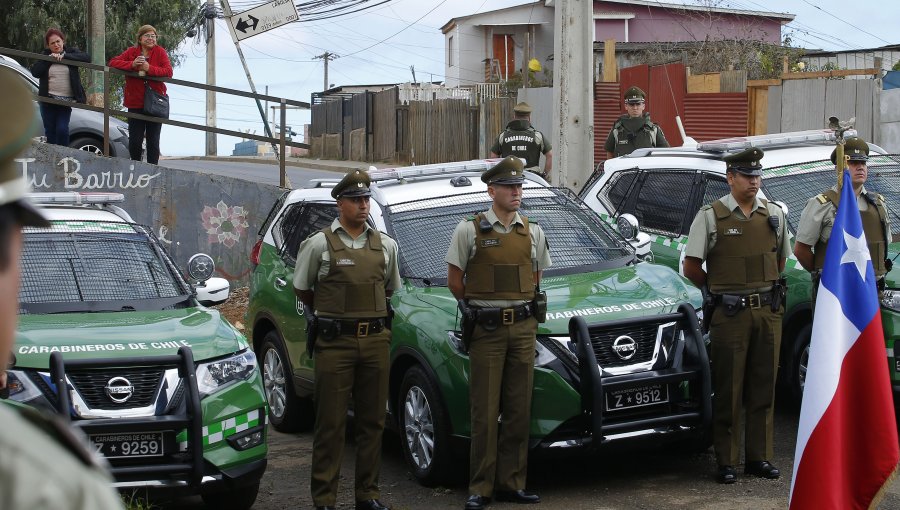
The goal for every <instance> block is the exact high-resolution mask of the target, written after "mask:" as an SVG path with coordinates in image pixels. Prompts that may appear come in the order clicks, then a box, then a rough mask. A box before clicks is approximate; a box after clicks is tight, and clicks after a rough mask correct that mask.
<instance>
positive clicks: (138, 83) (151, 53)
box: [109, 25, 172, 165]
mask: <svg viewBox="0 0 900 510" xmlns="http://www.w3.org/2000/svg"><path fill="white" fill-rule="evenodd" d="M109 66H110V67H115V68H116V69H122V70H124V71H137V72H138V74H139V75H140V76H165V77H169V78H171V77H172V63H171V62H170V61H169V55H168V54H167V53H166V50H165V48H163V47H162V46H159V45H157V44H156V29H155V28H153V26H151V25H144V26H142V27H141V28H140V30H138V33H137V45H135V46H131V47H129V48H128V49H126V50H125V51H123V52H122V54H121V55H119V56H117V57H113V58H112V60H110V61H109ZM145 83H146V84H147V85H149V86H150V88H152V89H153V90H155V91H157V92H159V93H161V94H165V93H166V84H165V83H163V82H161V81H153V80H142V79H141V78H139V77H133V76H126V77H125V101H124V103H125V107H126V108H128V111H129V112H132V113H141V114H142V113H144V86H145V85H144V84H145ZM161 129H162V124H160V123H158V122H148V121H143V120H138V119H131V118H129V119H128V152H129V153H131V159H133V160H135V161H140V160H141V145H142V143H143V141H144V136H145V134H146V137H147V162H148V163H153V164H154V165H155V164H158V163H159V132H160V130H161Z"/></svg>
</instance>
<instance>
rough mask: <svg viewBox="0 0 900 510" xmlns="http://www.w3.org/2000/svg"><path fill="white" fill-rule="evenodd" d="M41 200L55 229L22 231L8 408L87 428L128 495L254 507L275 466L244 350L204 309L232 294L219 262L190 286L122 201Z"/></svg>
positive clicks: (195, 261) (193, 270) (204, 259)
mask: <svg viewBox="0 0 900 510" xmlns="http://www.w3.org/2000/svg"><path fill="white" fill-rule="evenodd" d="M32 199H33V200H34V201H36V202H38V204H39V205H40V207H41V208H42V210H43V212H44V214H45V215H46V216H47V217H48V219H50V222H51V227H50V228H27V229H25V230H24V248H23V255H22V264H21V267H22V286H21V292H20V296H19V300H20V305H19V308H20V312H19V321H18V329H17V332H16V343H15V348H14V351H13V354H14V358H15V359H14V362H13V365H12V366H11V367H9V370H8V372H7V373H8V391H9V397H8V398H9V399H10V400H12V401H13V402H18V403H22V404H27V405H31V406H35V407H38V408H44V409H46V410H48V411H51V412H53V411H55V412H58V413H60V414H61V415H62V416H64V417H66V418H67V419H69V420H71V422H72V424H73V425H75V426H78V427H80V428H81V429H82V430H83V431H84V432H85V433H86V434H87V435H88V437H89V439H90V441H91V442H92V443H93V446H94V447H95V448H96V451H97V452H98V453H99V454H100V455H102V456H104V457H105V458H106V459H107V460H108V461H109V464H110V466H111V470H112V474H113V476H114V478H115V485H116V487H118V488H120V489H127V488H142V489H143V488H149V489H159V490H166V491H168V492H169V493H170V494H172V493H174V494H175V495H177V494H182V493H193V494H198V493H199V494H201V496H202V497H203V499H204V501H205V502H206V503H207V504H208V505H210V506H211V507H212V508H235V509H238V508H239V509H246V508H249V507H250V506H252V505H253V502H254V501H255V500H256V495H257V492H258V490H259V482H260V478H261V477H262V475H263V473H264V471H265V469H266V456H267V451H268V447H267V444H266V430H265V425H266V417H267V408H266V400H265V393H264V390H263V384H262V377H261V376H260V371H259V369H258V366H257V362H256V357H255V355H254V353H253V351H252V350H251V349H250V346H249V344H248V343H247V340H246V339H245V338H244V337H243V335H241V334H240V333H239V332H238V331H237V330H236V329H235V328H233V327H232V326H231V324H229V323H228V322H227V321H226V320H225V319H224V318H222V316H221V315H220V314H219V312H217V311H215V310H211V309H208V308H206V307H205V306H204V305H203V304H204V303H206V304H213V303H218V302H223V301H224V300H225V299H227V297H228V290H229V289H228V282H227V281H226V280H224V279H222V278H210V276H211V275H212V272H213V265H212V259H211V258H209V257H208V256H206V255H202V254H200V255H195V256H194V257H192V258H191V260H190V261H189V262H188V268H187V269H188V271H187V272H188V274H189V275H190V276H191V281H190V282H189V281H187V280H185V279H184V278H183V277H182V276H181V272H180V271H179V270H178V268H176V267H175V265H174V264H173V263H172V260H171V259H170V258H169V256H168V255H167V254H166V252H165V250H164V249H163V248H162V246H161V245H160V242H159V240H158V239H157V238H156V237H155V236H154V235H153V233H152V232H151V231H150V230H149V229H148V228H147V227H144V226H141V225H137V224H135V223H134V222H133V221H132V219H131V218H130V216H129V215H128V214H127V213H126V212H125V211H123V210H122V209H121V208H119V207H117V206H116V205H115V203H116V202H119V201H122V200H123V197H122V195H120V194H108V193H38V194H34V195H33V196H32ZM61 389H62V391H61ZM0 405H2V404H0Z"/></svg>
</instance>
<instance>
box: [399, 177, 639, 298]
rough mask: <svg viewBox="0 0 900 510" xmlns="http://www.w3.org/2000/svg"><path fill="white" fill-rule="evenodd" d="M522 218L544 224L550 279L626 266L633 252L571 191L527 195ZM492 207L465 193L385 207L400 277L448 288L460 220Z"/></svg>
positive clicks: (530, 190)
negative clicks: (448, 258)
mask: <svg viewBox="0 0 900 510" xmlns="http://www.w3.org/2000/svg"><path fill="white" fill-rule="evenodd" d="M523 195H524V198H523V200H522V207H521V211H520V212H521V213H522V214H524V215H525V216H527V217H528V218H529V219H531V220H532V221H535V222H537V223H538V224H540V226H541V228H542V229H543V230H544V233H545V234H546V236H547V241H548V243H549V244H550V247H551V250H552V258H553V266H552V267H550V269H548V270H547V271H546V273H545V274H546V275H548V276H551V275H561V274H575V273H585V272H589V271H598V270H603V269H610V268H616V267H622V266H624V265H626V264H628V263H630V262H632V261H633V260H634V250H633V249H632V247H631V245H629V244H628V242H627V241H625V240H624V239H623V238H622V237H621V236H620V235H619V234H618V233H616V232H615V231H614V230H612V228H611V227H610V226H609V225H607V224H606V223H604V222H603V221H602V220H600V218H599V217H597V215H596V214H594V213H593V212H592V211H591V210H590V209H588V208H587V206H585V205H584V204H583V203H582V202H581V201H580V200H578V199H577V198H576V197H575V195H574V194H573V193H572V192H571V191H569V190H567V189H558V188H538V187H535V188H531V187H527V188H525V190H524V194H523ZM488 207H490V200H489V198H488V196H487V194H486V193H484V192H478V193H467V194H463V195H452V196H445V197H436V198H428V199H423V200H415V201H411V202H403V203H398V204H392V205H391V206H390V207H388V208H387V211H386V217H387V218H388V221H387V223H388V229H389V232H388V233H389V234H390V235H391V236H393V237H394V239H396V240H397V243H398V244H399V246H400V272H401V274H402V275H403V277H405V278H412V279H416V280H421V281H422V282H424V283H425V284H426V285H435V284H436V285H444V284H446V281H447V263H446V262H444V258H445V257H446V255H447V248H448V247H449V246H450V238H451V234H452V232H453V230H454V229H455V228H456V225H457V224H458V223H459V221H460V220H461V219H462V218H465V217H467V216H471V215H473V214H477V213H479V212H483V211H485V210H487V209H488Z"/></svg>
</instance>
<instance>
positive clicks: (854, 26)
mask: <svg viewBox="0 0 900 510" xmlns="http://www.w3.org/2000/svg"><path fill="white" fill-rule="evenodd" d="M803 2H804V3H806V4H808V5H810V6H812V7H815V8H816V9H819V10H820V11H822V12H824V13H825V14H827V15H829V16H831V17H832V18H834V19H836V20H838V21H840V22H842V23H846V24H848V25H850V26H851V27H853V28H855V29H857V30H859V31H860V32H862V33H864V34H869V35H871V36H872V37H874V38H875V39H878V40H879V41H881V42H883V43H885V44H891V43H890V41H886V40H884V39H882V38H881V37H878V36H877V35H875V34H873V33H872V32H869V31H868V30H865V29H862V28H860V27H858V26H856V25H854V24H853V23H850V22H849V21H847V20H845V19H842V18H839V17H837V16H835V15H834V14H831V13H830V12H828V11H826V10H825V9H823V8H821V7H819V6H818V5H816V4H814V3H811V2H809V0H803Z"/></svg>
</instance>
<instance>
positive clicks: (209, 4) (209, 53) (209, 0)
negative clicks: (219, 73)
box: [203, 0, 219, 156]
mask: <svg viewBox="0 0 900 510" xmlns="http://www.w3.org/2000/svg"><path fill="white" fill-rule="evenodd" d="M213 1H214V0H206V5H205V6H204V10H203V17H204V18H205V19H206V84H207V85H210V86H215V85H216V6H215V4H214V3H213ZM206 126H207V127H213V128H214V127H216V93H215V92H213V91H212V90H207V91H206ZM218 153H219V151H218V147H217V146H216V134H215V133H213V132H211V131H207V132H206V155H207V156H215V155H216V154H218Z"/></svg>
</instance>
